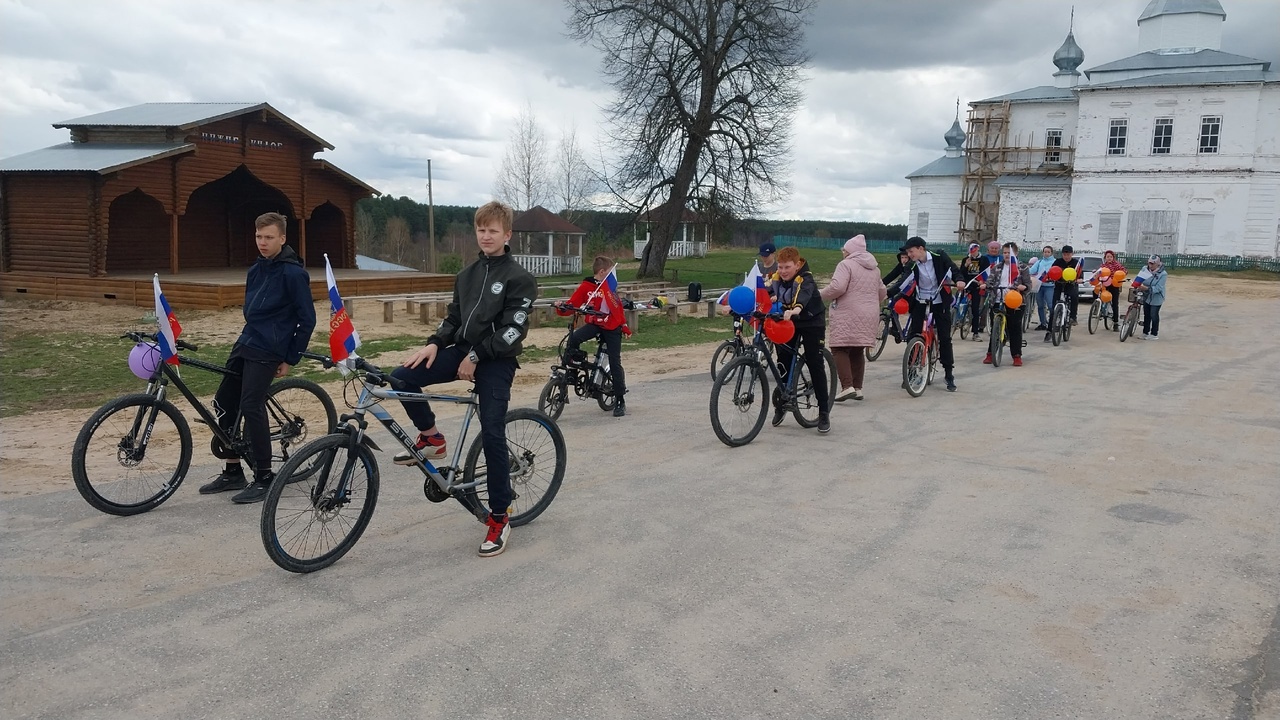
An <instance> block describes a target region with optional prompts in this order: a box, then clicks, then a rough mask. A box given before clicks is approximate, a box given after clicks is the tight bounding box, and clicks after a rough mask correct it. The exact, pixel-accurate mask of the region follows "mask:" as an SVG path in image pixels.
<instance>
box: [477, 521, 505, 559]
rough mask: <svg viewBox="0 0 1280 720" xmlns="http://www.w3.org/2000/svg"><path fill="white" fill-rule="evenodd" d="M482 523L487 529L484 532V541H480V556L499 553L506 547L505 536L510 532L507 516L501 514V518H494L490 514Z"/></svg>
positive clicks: (491, 555) (490, 555)
mask: <svg viewBox="0 0 1280 720" xmlns="http://www.w3.org/2000/svg"><path fill="white" fill-rule="evenodd" d="M484 524H485V527H487V528H489V531H488V532H486V533H485V536H484V542H482V543H480V557H493V556H494V555H501V554H502V551H503V550H506V549H507V536H508V535H510V534H511V523H510V520H509V518H508V516H507V515H503V516H502V519H501V520H496V519H494V517H493V515H492V514H490V515H489V518H488V519H487V520H485V521H484Z"/></svg>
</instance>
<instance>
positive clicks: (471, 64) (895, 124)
mask: <svg viewBox="0 0 1280 720" xmlns="http://www.w3.org/2000/svg"><path fill="white" fill-rule="evenodd" d="M1146 3H1147V0H1077V1H1076V2H1075V34H1076V39H1077V41H1078V42H1079V44H1080V46H1081V47H1082V48H1083V49H1084V52H1085V56H1086V57H1085V65H1084V67H1085V69H1088V68H1090V67H1093V66H1095V65H1100V64H1102V63H1106V62H1110V61H1112V60H1116V59H1119V58H1122V57H1126V56H1128V55H1132V54H1134V53H1136V52H1137V37H1138V33H1137V25H1136V21H1137V18H1138V15H1139V14H1140V13H1141V11H1142V9H1143V7H1144V6H1145V5H1146ZM1222 4H1223V6H1224V8H1225V9H1226V12H1227V21H1226V24H1225V25H1224V28H1223V47H1222V49H1223V50H1225V51H1227V52H1234V53H1238V54H1242V55H1248V56H1251V57H1257V58H1261V59H1264V60H1269V61H1272V62H1275V63H1277V66H1276V67H1275V68H1273V69H1280V32H1277V31H1276V28H1280V2H1277V1H1276V0H1222ZM1070 8H1071V2H1070V0H1062V1H1061V2H1050V1H1047V0H819V3H818V6H817V8H816V9H815V11H814V12H813V14H812V18H811V21H812V22H811V25H810V27H809V29H808V36H807V38H806V42H807V45H808V46H809V50H810V52H811V54H812V58H813V61H812V64H811V67H810V68H809V69H808V70H807V71H806V73H805V76H806V79H805V93H806V102H805V106H804V108H803V109H802V110H801V112H800V114H799V116H798V117H797V121H796V133H795V138H794V145H795V153H794V162H793V168H792V176H791V180H792V184H793V188H794V190H793V192H792V194H791V197H790V198H789V199H788V200H787V201H786V202H784V203H780V204H778V205H776V206H774V207H771V208H768V210H767V213H766V214H768V215H770V216H773V217H780V218H810V219H818V218H822V219H848V220H873V221H879V222H905V221H906V215H907V204H908V191H907V181H906V180H905V179H903V176H904V175H906V174H907V173H908V172H910V171H912V170H914V169H916V168H918V167H920V166H921V165H924V164H925V163H927V162H929V161H931V160H933V159H934V158H936V157H938V156H939V155H941V150H942V148H943V146H944V142H943V140H942V134H943V133H944V132H945V131H946V130H947V128H948V127H949V126H950V124H951V121H952V119H953V117H954V114H955V101H956V98H957V97H959V98H960V99H961V101H962V102H968V101H971V100H976V99H981V98H984V97H990V96H993V95H999V94H1003V93H1006V92H1013V91H1015V90H1020V89H1023V88H1026V87H1032V86H1035V85H1047V84H1052V82H1053V78H1052V73H1053V71H1054V67H1053V65H1052V62H1051V59H1050V58H1051V56H1052V55H1053V52H1054V50H1056V49H1057V47H1058V46H1059V45H1060V44H1061V42H1062V40H1063V38H1064V37H1065V36H1066V32H1067V24H1068V18H1069V13H1070ZM567 14H568V13H567V10H566V9H565V7H564V5H563V4H562V3H560V2H558V1H555V0H383V1H379V0H363V1H360V2H357V1H356V0H346V1H345V2H339V1H338V0H307V1H306V2H303V1H302V0H219V2H216V3H200V2H191V1H189V0H94V1H92V2H90V1H87V0H0V157H7V156H9V155H16V154H18V153H22V152H27V151H29V150H34V149H37V148H41V147H45V146H48V145H53V144H56V143H59V142H64V141H65V140H66V139H67V136H66V131H64V130H54V129H53V128H51V127H50V124H51V123H54V122H57V121H60V120H67V119H70V118H74V117H78V116H81V115H86V114H89V113H95V112H100V111H103V110H110V109H113V108H118V107H124V106H127V105H133V104H137V103H142V102H158V101H169V102H175V101H248V102H260V101H266V102H269V103H271V104H272V105H273V106H274V107H276V108H277V109H279V110H280V111H281V112H283V113H285V114H286V115H288V116H290V117H291V118H293V119H294V120H296V121H298V122H299V123H301V124H303V125H304V126H306V127H307V128H309V129H311V130H312V131H313V132H315V133H316V134H318V135H320V136H321V137H323V138H325V139H326V140H328V141H329V142H330V143H331V144H333V145H334V146H336V150H333V151H330V152H327V153H325V156H326V157H327V158H329V159H330V160H332V161H333V162H334V163H336V164H337V165H339V166H340V167H342V168H343V169H345V170H347V171H349V172H351V173H353V174H355V175H356V176H358V177H360V178H362V179H363V180H365V181H366V182H368V183H370V184H372V185H373V186H375V187H377V188H379V189H380V190H382V191H383V192H387V193H391V194H394V195H397V196H399V195H408V196H410V197H414V198H418V199H421V200H424V201H425V199H426V187H425V185H426V161H427V159H428V158H431V159H432V172H433V177H434V192H435V200H436V202H437V203H441V204H457V205H475V204H479V203H481V202H484V201H485V200H487V199H489V197H490V193H491V191H492V188H493V180H492V178H493V174H494V173H495V172H496V170H497V167H498V164H499V162H500V161H501V157H502V153H503V150H504V149H505V145H506V142H507V138H508V135H509V133H510V131H511V128H512V125H513V123H514V120H515V118H516V116H517V115H518V114H519V113H520V111H521V110H522V109H524V108H525V107H526V106H527V107H531V108H532V109H533V112H534V115H535V116H536V117H537V119H538V120H539V122H540V123H541V124H542V125H543V126H544V128H545V129H546V130H547V132H548V134H549V135H550V136H552V137H555V136H556V135H558V133H559V132H560V130H561V129H562V128H566V127H569V126H571V125H575V126H576V127H577V130H578V134H579V137H580V139H581V140H582V141H583V144H584V145H585V146H586V149H587V151H588V152H589V153H597V152H599V151H600V149H599V148H598V145H597V140H596V139H597V138H598V137H600V136H601V135H602V133H601V128H600V124H599V123H600V112H599V108H600V107H601V106H602V105H604V104H605V103H606V102H608V99H609V88H608V87H607V86H605V85H604V84H603V83H602V81H601V79H600V74H599V55H598V54H597V52H596V51H595V50H593V49H591V48H588V47H582V46H579V45H577V44H575V43H573V42H572V41H570V40H569V39H567V38H566V37H565V34H564V21H565V18H566V17H567Z"/></svg>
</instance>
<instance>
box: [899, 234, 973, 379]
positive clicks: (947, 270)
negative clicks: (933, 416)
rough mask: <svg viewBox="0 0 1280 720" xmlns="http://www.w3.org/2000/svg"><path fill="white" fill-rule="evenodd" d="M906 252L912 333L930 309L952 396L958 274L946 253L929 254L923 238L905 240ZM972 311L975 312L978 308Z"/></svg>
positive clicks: (921, 324)
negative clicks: (953, 298)
mask: <svg viewBox="0 0 1280 720" xmlns="http://www.w3.org/2000/svg"><path fill="white" fill-rule="evenodd" d="M906 248H907V253H909V254H910V256H911V260H912V261H913V262H914V264H913V265H912V266H911V271H910V282H911V285H910V288H909V295H908V297H907V306H908V307H909V308H910V309H911V333H912V334H915V335H918V334H920V333H921V331H922V329H923V328H924V323H925V313H926V311H927V310H929V309H932V310H933V322H934V326H935V327H936V328H937V330H938V355H939V359H940V360H941V361H942V370H943V372H944V374H945V379H946V381H947V392H955V391H956V377H955V371H954V368H955V354H954V353H953V352H952V349H951V294H952V292H953V291H955V284H954V279H955V278H956V277H958V276H959V274H960V270H959V268H957V267H956V264H955V263H954V262H953V261H952V260H951V257H950V256H949V255H947V254H946V253H945V252H943V251H941V250H939V251H937V252H929V250H927V249H926V243H925V241H924V238H920V237H912V238H908V239H907V244H906ZM971 310H974V311H976V310H977V308H971Z"/></svg>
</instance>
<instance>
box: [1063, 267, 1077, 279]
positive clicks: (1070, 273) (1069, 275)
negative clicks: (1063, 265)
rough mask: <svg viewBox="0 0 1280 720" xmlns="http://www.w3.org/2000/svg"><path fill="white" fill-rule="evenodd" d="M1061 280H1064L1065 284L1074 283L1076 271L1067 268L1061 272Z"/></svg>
mask: <svg viewBox="0 0 1280 720" xmlns="http://www.w3.org/2000/svg"><path fill="white" fill-rule="evenodd" d="M1062 279H1063V280H1066V281H1067V282H1075V281H1076V269H1075V268H1067V269H1065V270H1063V271H1062Z"/></svg>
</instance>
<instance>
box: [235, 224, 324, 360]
mask: <svg viewBox="0 0 1280 720" xmlns="http://www.w3.org/2000/svg"><path fill="white" fill-rule="evenodd" d="M315 328H316V306H315V303H314V302H313V301H312V299H311V276H310V275H308V274H307V270H306V268H305V267H303V266H302V260H301V259H300V258H299V257H298V254H297V253H296V252H294V251H293V248H291V247H289V246H288V245H285V246H284V247H283V248H281V249H280V252H279V253H277V254H276V256H275V257H273V258H271V259H267V258H264V257H259V258H258V259H257V261H255V262H254V263H253V265H251V266H249V275H248V277H247V279H246V280H245V285H244V329H243V330H241V331H240V339H239V340H237V341H236V342H237V343H239V344H242V345H245V346H247V347H251V348H253V349H254V350H259V351H261V352H263V353H265V354H267V355H269V356H271V358H272V359H274V360H277V361H279V360H283V361H284V362H287V363H289V364H290V365H297V364H298V361H299V360H301V359H302V352H303V351H304V350H306V349H307V344H308V343H310V342H311V333H312V331H313V330H315Z"/></svg>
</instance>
